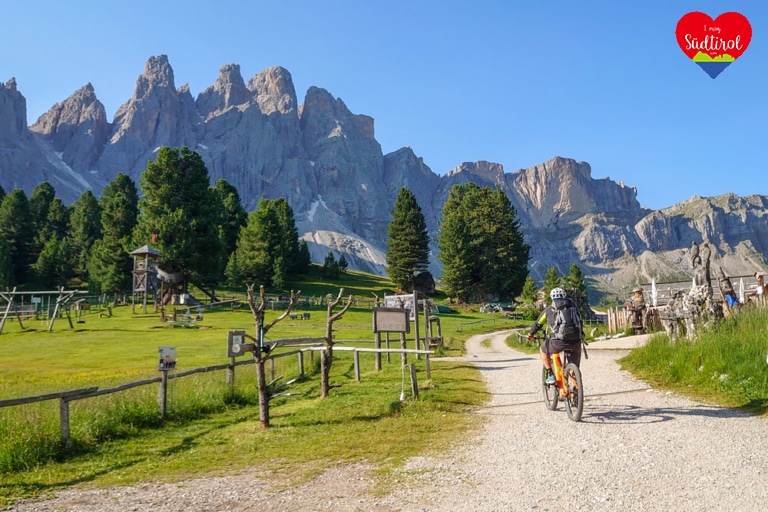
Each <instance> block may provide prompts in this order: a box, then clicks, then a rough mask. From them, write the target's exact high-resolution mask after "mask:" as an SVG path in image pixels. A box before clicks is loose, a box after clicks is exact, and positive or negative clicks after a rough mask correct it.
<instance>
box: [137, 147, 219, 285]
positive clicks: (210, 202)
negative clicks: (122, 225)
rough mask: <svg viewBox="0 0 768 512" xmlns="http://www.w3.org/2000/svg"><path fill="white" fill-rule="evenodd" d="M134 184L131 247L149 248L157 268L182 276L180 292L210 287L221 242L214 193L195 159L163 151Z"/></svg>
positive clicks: (214, 281)
mask: <svg viewBox="0 0 768 512" xmlns="http://www.w3.org/2000/svg"><path fill="white" fill-rule="evenodd" d="M139 186H140V188H141V190H142V192H143V195H142V196H141V199H140V200H139V211H140V213H139V220H138V223H137V225H136V228H135V230H134V242H135V244H136V245H137V246H141V245H145V244H151V245H153V246H154V247H155V248H156V249H157V250H158V251H159V252H160V253H161V254H162V255H163V257H162V259H161V260H160V267H161V268H162V269H163V270H165V271H167V272H182V273H183V274H184V276H185V279H184V283H183V285H182V288H183V290H184V291H186V290H187V283H188V282H189V281H192V282H194V283H195V284H196V285H198V286H199V287H202V286H210V287H214V286H215V285H216V284H217V283H218V281H219V279H220V276H221V272H220V269H221V265H222V264H223V250H222V249H223V244H222V240H221V237H220V234H219V227H218V225H219V212H218V209H217V201H216V200H217V197H216V193H214V192H213V189H212V188H211V187H210V182H209V177H208V169H207V168H206V166H205V163H204V162H203V159H202V158H200V155H198V154H197V153H195V152H194V151H191V150H189V149H188V148H186V147H184V148H181V149H179V148H169V147H163V148H161V149H160V150H159V151H158V153H157V158H156V159H155V160H154V161H150V162H148V163H147V168H146V170H145V171H144V172H143V173H142V175H141V179H140V181H139Z"/></svg>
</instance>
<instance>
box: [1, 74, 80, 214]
mask: <svg viewBox="0 0 768 512" xmlns="http://www.w3.org/2000/svg"><path fill="white" fill-rule="evenodd" d="M43 181H48V182H50V183H51V185H53V187H54V188H55V189H56V191H57V194H58V196H59V197H60V198H61V199H62V200H63V201H65V202H67V203H70V202H72V201H74V200H75V199H77V198H78V197H79V196H80V194H82V192H83V191H85V190H87V189H89V188H90V186H91V185H90V183H89V181H88V180H87V179H86V178H85V177H84V176H83V175H82V174H81V173H80V172H77V171H75V170H73V169H72V168H71V167H70V166H69V165H67V164H66V163H65V162H64V161H63V160H62V159H61V156H60V154H59V153H57V152H56V150H55V149H54V147H53V146H51V144H50V143H48V142H47V141H45V140H43V139H42V138H40V137H38V136H37V134H35V133H33V132H31V131H30V130H29V129H28V128H27V100H26V99H25V98H24V96H23V95H22V94H21V93H20V92H19V91H18V90H17V88H16V80H14V79H13V78H11V79H10V80H9V81H8V82H6V83H4V84H3V83H2V82H0V185H2V186H3V188H4V189H5V190H6V191H10V190H12V189H14V188H20V189H22V190H24V191H26V192H27V193H30V192H31V191H32V190H33V189H34V188H35V187H36V186H37V185H38V184H39V183H40V182H43Z"/></svg>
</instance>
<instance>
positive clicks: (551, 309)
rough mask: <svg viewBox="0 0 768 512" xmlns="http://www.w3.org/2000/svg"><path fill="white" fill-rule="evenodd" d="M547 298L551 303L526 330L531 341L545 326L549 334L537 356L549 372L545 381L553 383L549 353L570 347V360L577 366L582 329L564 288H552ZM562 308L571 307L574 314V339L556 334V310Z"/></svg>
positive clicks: (582, 337)
mask: <svg viewBox="0 0 768 512" xmlns="http://www.w3.org/2000/svg"><path fill="white" fill-rule="evenodd" d="M549 298H550V299H552V304H550V305H549V306H547V307H546V308H544V311H542V312H541V315H539V318H538V319H537V320H536V322H535V323H534V324H533V325H532V326H531V329H530V331H529V332H528V340H529V341H533V340H534V335H535V334H536V333H537V332H538V331H539V330H540V329H541V328H542V327H544V326H545V325H546V326H547V331H548V332H549V336H547V337H546V338H545V340H544V343H542V344H541V346H540V347H539V356H540V357H541V362H542V363H544V367H545V368H546V369H547V372H548V374H549V375H548V376H547V380H546V383H547V384H554V383H555V375H554V373H553V372H552V360H551V359H550V357H549V355H550V354H556V353H558V352H562V351H563V350H565V349H570V350H571V361H572V362H573V363H575V364H576V366H579V362H580V361H581V340H582V339H584V330H583V328H582V326H581V319H580V318H579V316H578V310H577V308H576V304H575V303H574V302H573V300H571V299H570V298H568V296H567V295H566V293H565V290H563V289H562V288H553V289H552V291H551V292H550V293H549ZM563 308H569V309H570V308H572V309H571V311H573V314H574V315H575V316H576V318H575V319H574V320H575V324H576V325H577V326H578V331H579V332H578V339H576V340H575V341H574V340H564V339H560V337H558V336H557V335H556V332H555V331H556V328H555V322H556V319H557V317H558V310H560V309H563ZM558 330H559V329H558ZM562 337H565V336H562Z"/></svg>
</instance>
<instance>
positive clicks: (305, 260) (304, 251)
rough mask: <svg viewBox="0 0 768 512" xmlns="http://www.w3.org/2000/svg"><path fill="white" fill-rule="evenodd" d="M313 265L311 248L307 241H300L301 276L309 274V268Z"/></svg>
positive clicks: (299, 268) (299, 267)
mask: <svg viewBox="0 0 768 512" xmlns="http://www.w3.org/2000/svg"><path fill="white" fill-rule="evenodd" d="M311 265H312V257H311V256H310V255H309V246H308V245H307V241H306V240H304V239H303V238H302V239H301V240H299V264H298V272H299V274H302V275H305V274H307V273H308V272H309V267H310V266H311Z"/></svg>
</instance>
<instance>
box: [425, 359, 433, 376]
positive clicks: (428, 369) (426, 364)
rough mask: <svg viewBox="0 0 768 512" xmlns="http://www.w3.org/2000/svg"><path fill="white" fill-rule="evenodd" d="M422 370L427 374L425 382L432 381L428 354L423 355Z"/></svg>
mask: <svg viewBox="0 0 768 512" xmlns="http://www.w3.org/2000/svg"><path fill="white" fill-rule="evenodd" d="M424 369H425V370H426V373H427V380H432V368H431V367H430V365H429V354H424Z"/></svg>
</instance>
